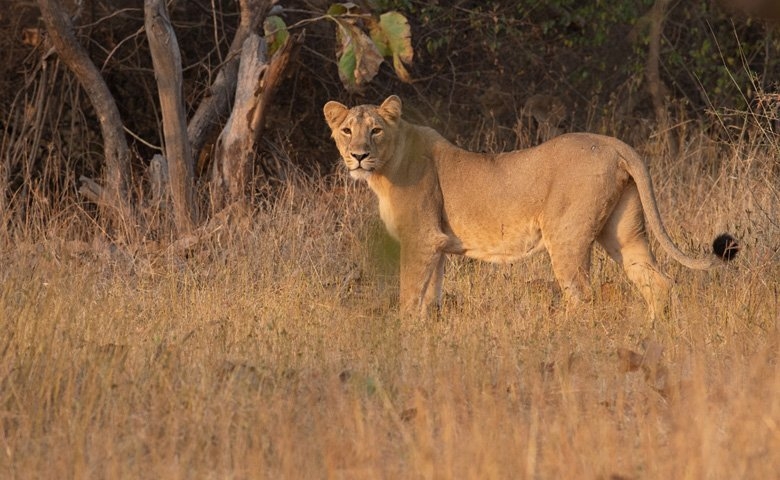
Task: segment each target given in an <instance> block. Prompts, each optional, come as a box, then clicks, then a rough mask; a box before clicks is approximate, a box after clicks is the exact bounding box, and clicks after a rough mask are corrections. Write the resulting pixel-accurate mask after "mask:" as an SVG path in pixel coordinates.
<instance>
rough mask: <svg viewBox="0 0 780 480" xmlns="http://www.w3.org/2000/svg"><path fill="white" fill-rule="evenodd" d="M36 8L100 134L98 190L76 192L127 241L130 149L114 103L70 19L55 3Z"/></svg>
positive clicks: (132, 224) (132, 231)
mask: <svg viewBox="0 0 780 480" xmlns="http://www.w3.org/2000/svg"><path fill="white" fill-rule="evenodd" d="M38 6H39V7H40V9H41V16H42V17H43V21H44V23H45V24H46V29H47V31H48V33H49V37H50V38H51V42H52V45H53V46H54V48H55V50H56V51H57V53H58V54H59V56H60V58H61V59H62V61H63V62H64V63H65V65H67V66H68V69H70V71H71V72H73V74H74V75H75V76H76V78H77V79H78V81H79V83H80V84H81V86H82V88H84V90H85V91H86V92H87V95H88V96H89V100H90V102H91V103H92V106H93V107H94V108H95V112H97V116H98V120H99V122H100V131H101V133H102V135H103V151H104V154H105V168H104V174H103V175H104V185H103V186H102V187H101V186H99V185H97V184H96V183H94V182H92V184H89V182H85V184H84V185H82V187H81V188H80V189H79V192H81V193H82V194H83V195H84V196H86V197H88V198H89V199H90V200H92V201H94V202H96V203H97V204H98V205H99V206H100V207H101V211H102V213H103V214H104V215H106V217H107V218H108V219H109V222H110V224H111V226H112V227H113V228H114V229H115V230H116V233H117V234H118V235H119V236H120V239H121V240H124V241H127V240H129V239H130V237H131V236H134V235H136V234H137V233H138V232H137V225H136V221H137V219H136V218H135V214H134V213H133V209H132V208H131V206H130V201H129V195H128V190H127V186H128V178H129V176H130V149H129V147H128V145H127V140H126V138H125V133H124V130H123V128H122V127H123V124H122V119H121V117H120V115H119V110H118V108H117V106H116V102H115V101H114V97H113V96H112V95H111V92H110V91H109V89H108V86H107V85H106V83H105V81H104V80H103V77H102V76H101V75H100V71H99V70H98V69H97V67H95V64H94V63H92V60H90V58H89V55H87V52H86V50H84V48H83V47H82V46H81V45H80V44H79V42H78V40H77V39H76V37H75V35H74V34H73V25H72V23H71V21H70V18H68V16H67V15H66V13H65V12H64V11H63V9H62V7H61V6H60V5H59V3H58V2H57V0H38ZM82 180H85V179H83V178H82ZM86 180H88V179H86Z"/></svg>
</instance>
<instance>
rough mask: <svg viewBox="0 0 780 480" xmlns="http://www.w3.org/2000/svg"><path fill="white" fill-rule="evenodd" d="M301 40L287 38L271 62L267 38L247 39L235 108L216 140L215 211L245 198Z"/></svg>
mask: <svg viewBox="0 0 780 480" xmlns="http://www.w3.org/2000/svg"><path fill="white" fill-rule="evenodd" d="M300 41H301V36H300V35H297V36H294V37H290V38H288V40H287V42H286V43H285V45H284V46H282V48H280V49H279V50H278V51H277V52H276V53H275V54H274V55H273V57H272V58H271V61H270V63H269V62H268V61H267V60H266V51H267V47H266V43H265V40H264V39H262V38H261V37H260V36H258V35H257V34H254V33H253V34H251V35H249V37H248V38H247V39H246V41H245V42H244V45H243V47H242V49H241V63H240V66H239V70H238V82H237V83H238V84H237V86H236V97H235V102H234V106H233V111H232V113H231V114H230V118H228V121H227V123H226V124H225V128H224V129H223V130H222V133H220V136H219V139H218V140H217V146H216V154H215V158H214V165H213V169H212V181H211V203H212V208H213V209H214V210H215V211H218V210H220V209H222V208H223V207H224V206H226V205H228V204H231V203H234V202H244V201H245V200H246V197H245V195H246V189H247V186H248V180H249V175H250V173H251V166H252V163H251V161H250V160H251V159H252V156H253V154H254V147H255V144H256V143H257V141H258V140H259V139H260V137H261V135H262V131H263V122H264V120H265V114H266V111H267V107H268V104H269V103H270V101H271V97H272V95H273V91H274V89H275V87H276V86H277V85H278V83H279V82H280V81H281V78H282V74H283V72H284V70H285V69H286V68H287V65H288V63H289V60H290V57H291V56H292V54H293V49H294V47H295V46H297V45H298V44H299V43H300Z"/></svg>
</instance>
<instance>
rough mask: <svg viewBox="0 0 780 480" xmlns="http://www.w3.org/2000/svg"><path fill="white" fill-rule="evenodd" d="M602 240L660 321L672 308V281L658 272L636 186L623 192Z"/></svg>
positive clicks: (602, 233) (600, 241)
mask: <svg viewBox="0 0 780 480" xmlns="http://www.w3.org/2000/svg"><path fill="white" fill-rule="evenodd" d="M598 241H599V243H600V244H601V245H602V246H603V247H604V249H605V250H606V251H607V253H608V254H609V256H610V257H612V259H614V260H615V261H616V262H618V263H619V264H620V265H622V266H623V270H625V272H626V275H627V276H628V278H629V280H631V282H632V283H633V284H634V285H636V287H637V288H638V289H639V292H640V293H641V294H642V297H643V298H644V300H645V302H647V305H648V308H649V309H650V317H651V318H653V319H656V318H658V316H659V315H661V314H662V313H663V312H664V310H665V309H666V308H667V307H668V305H669V290H670V287H671V280H670V279H669V277H667V276H666V275H665V274H663V273H662V272H661V271H660V270H659V269H658V265H657V264H656V261H655V257H654V256H653V253H652V252H651V251H650V245H649V243H648V240H647V233H646V232H645V225H644V213H643V211H642V204H641V202H640V200H639V194H638V192H637V190H636V187H635V186H633V185H632V186H630V187H628V188H627V189H626V190H625V191H624V192H623V195H622V196H621V198H620V200H619V201H618V204H617V205H616V206H615V209H614V210H613V212H612V215H611V216H610V217H609V219H608V220H607V223H606V224H605V225H604V228H603V229H602V230H601V233H600V234H599V236H598Z"/></svg>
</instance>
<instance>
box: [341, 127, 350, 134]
mask: <svg viewBox="0 0 780 480" xmlns="http://www.w3.org/2000/svg"><path fill="white" fill-rule="evenodd" d="M341 133H343V134H344V135H352V129H351V128H342V129H341Z"/></svg>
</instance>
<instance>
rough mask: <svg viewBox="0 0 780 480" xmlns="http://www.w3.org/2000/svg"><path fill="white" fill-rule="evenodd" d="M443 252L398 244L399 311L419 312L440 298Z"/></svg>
mask: <svg viewBox="0 0 780 480" xmlns="http://www.w3.org/2000/svg"><path fill="white" fill-rule="evenodd" d="M443 273H444V254H443V253H442V252H441V251H439V250H431V249H419V248H417V249H412V248H404V246H403V245H402V246H401V295H400V297H401V298H400V300H401V302H400V303H401V312H402V313H404V314H407V315H413V316H423V315H425V313H426V310H427V307H428V305H429V304H430V303H431V302H436V303H437V304H438V302H439V301H440V298H441V282H442V278H441V277H442V275H443Z"/></svg>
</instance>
